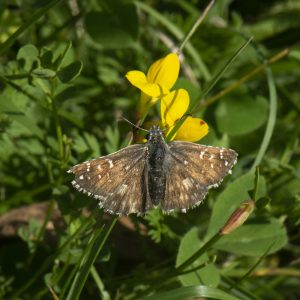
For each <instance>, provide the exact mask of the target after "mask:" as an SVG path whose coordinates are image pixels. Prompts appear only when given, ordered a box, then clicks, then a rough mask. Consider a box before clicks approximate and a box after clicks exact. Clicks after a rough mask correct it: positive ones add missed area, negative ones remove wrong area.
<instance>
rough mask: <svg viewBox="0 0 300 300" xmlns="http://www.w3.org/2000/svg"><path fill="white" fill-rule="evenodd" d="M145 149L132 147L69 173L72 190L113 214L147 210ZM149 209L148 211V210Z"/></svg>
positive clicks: (83, 164)
mask: <svg viewBox="0 0 300 300" xmlns="http://www.w3.org/2000/svg"><path fill="white" fill-rule="evenodd" d="M145 155H146V146H145V145H140V144H136V145H131V146H129V147H126V148H124V149H121V150H119V151H117V152H115V153H113V154H110V155H107V156H105V157H100V158H97V159H93V160H89V161H86V162H84V163H81V164H79V165H76V166H74V167H72V168H71V169H70V171H69V172H70V173H74V174H75V178H74V180H73V181H72V184H73V186H74V187H75V188H76V189H78V190H79V191H81V192H83V193H87V194H88V195H89V196H93V197H94V198H96V199H98V200H99V201H100V206H101V207H103V208H104V210H105V211H108V212H110V213H113V214H122V215H128V214H130V213H139V212H141V211H143V210H145V209H146V207H145V205H146V202H149V201H147V199H146V198H147V194H146V193H145V190H144V184H143V182H142V181H143V170H144V168H145ZM147 209H148V208H147Z"/></svg>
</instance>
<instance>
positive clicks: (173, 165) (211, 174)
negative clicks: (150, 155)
mask: <svg viewBox="0 0 300 300" xmlns="http://www.w3.org/2000/svg"><path fill="white" fill-rule="evenodd" d="M168 146H169V151H168V155H167V157H166V176H167V178H166V191H165V199H164V201H163V203H162V209H163V210H164V211H166V212H170V211H172V210H174V209H181V210H182V211H185V210H186V209H188V208H190V207H193V206H196V205H198V204H200V203H201V202H202V200H203V199H204V197H205V195H206V193H207V191H208V190H209V189H210V188H212V187H217V186H218V185H219V184H220V183H221V181H222V180H223V178H224V177H225V176H226V175H227V174H228V173H230V170H231V168H232V167H233V165H234V164H235V163H236V159H237V153H236V152H235V151H234V150H231V149H225V148H219V147H211V146H204V145H199V144H195V143H190V142H180V141H174V142H171V143H169V144H168Z"/></svg>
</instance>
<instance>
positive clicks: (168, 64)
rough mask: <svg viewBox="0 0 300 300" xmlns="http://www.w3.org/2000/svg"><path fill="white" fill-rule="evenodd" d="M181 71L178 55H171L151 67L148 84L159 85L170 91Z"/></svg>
mask: <svg viewBox="0 0 300 300" xmlns="http://www.w3.org/2000/svg"><path fill="white" fill-rule="evenodd" d="M179 69H180V62H179V58H178V55H177V54H176V53H170V54H168V55H167V56H165V57H163V58H161V59H159V60H157V61H156V62H154V63H153V64H152V65H151V66H150V68H149V70H148V73H147V79H148V82H153V83H158V84H160V85H161V86H164V87H166V88H167V89H168V90H170V89H171V88H172V86H173V85H174V84H175V82H176V80H177V78H178V74H179Z"/></svg>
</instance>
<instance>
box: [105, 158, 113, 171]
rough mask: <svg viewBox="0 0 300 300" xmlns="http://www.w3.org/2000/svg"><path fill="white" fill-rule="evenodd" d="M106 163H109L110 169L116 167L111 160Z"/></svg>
mask: <svg viewBox="0 0 300 300" xmlns="http://www.w3.org/2000/svg"><path fill="white" fill-rule="evenodd" d="M106 161H107V162H108V164H109V168H110V169H111V168H112V167H113V166H114V164H113V161H112V160H111V159H107V160H106Z"/></svg>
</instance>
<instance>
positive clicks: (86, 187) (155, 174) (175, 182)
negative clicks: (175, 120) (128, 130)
mask: <svg viewBox="0 0 300 300" xmlns="http://www.w3.org/2000/svg"><path fill="white" fill-rule="evenodd" d="M147 140H148V141H147V143H146V144H135V145H131V146H128V147H126V148H124V149H121V150H119V151H117V152H115V153H112V154H110V155H107V156H103V157H99V158H96V159H92V160H89V161H86V162H84V163H81V164H78V165H76V166H74V167H72V168H71V169H70V170H69V171H68V172H69V173H73V174H75V179H74V180H73V181H72V184H73V186H74V187H75V188H76V189H78V190H79V191H80V192H83V193H87V194H88V196H93V197H94V198H96V199H97V200H99V205H100V207H103V208H104V210H105V211H107V212H109V213H112V214H117V215H128V214H131V213H137V214H143V213H145V212H146V211H147V210H149V209H152V208H154V207H156V206H158V205H159V206H160V207H161V209H162V210H163V211H164V212H167V213H169V212H172V211H173V210H175V209H179V210H181V211H183V212H185V211H186V210H187V209H188V208H191V207H194V206H196V205H198V204H200V203H201V202H202V200H203V199H204V197H205V195H206V193H207V192H208V190H209V189H210V188H212V187H217V186H218V185H219V184H220V182H221V181H222V180H223V178H224V177H225V176H226V175H227V174H228V173H230V172H231V168H232V166H233V165H234V164H235V163H236V160H237V153H236V152H235V151H234V150H231V149H225V148H218V147H211V146H204V145H199V144H195V143H190V142H182V141H173V142H170V143H166V142H165V140H164V137H163V133H162V130H161V129H160V128H159V127H157V126H153V127H152V128H151V129H150V130H149V133H148V138H147Z"/></svg>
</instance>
